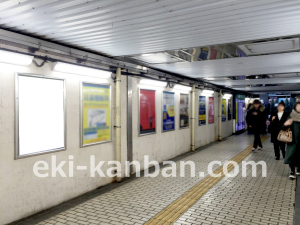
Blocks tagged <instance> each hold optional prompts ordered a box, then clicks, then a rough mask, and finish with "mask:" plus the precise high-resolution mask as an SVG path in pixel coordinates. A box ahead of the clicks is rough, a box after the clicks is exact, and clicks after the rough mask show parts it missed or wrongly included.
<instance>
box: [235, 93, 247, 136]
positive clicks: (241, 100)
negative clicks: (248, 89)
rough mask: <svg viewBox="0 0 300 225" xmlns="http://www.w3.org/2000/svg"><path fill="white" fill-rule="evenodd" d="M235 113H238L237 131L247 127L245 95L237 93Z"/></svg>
mask: <svg viewBox="0 0 300 225" xmlns="http://www.w3.org/2000/svg"><path fill="white" fill-rule="evenodd" d="M235 104H236V105H235V110H236V111H235V113H236V122H235V123H236V132H238V131H241V130H244V129H245V128H246V127H245V123H246V122H245V112H244V109H243V108H244V107H245V95H239V94H238V95H236V98H235Z"/></svg>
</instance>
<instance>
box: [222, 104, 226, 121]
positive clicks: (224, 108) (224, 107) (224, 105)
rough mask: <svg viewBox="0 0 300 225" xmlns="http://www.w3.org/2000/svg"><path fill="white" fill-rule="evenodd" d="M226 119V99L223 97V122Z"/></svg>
mask: <svg viewBox="0 0 300 225" xmlns="http://www.w3.org/2000/svg"><path fill="white" fill-rule="evenodd" d="M225 121H226V99H222V122H225Z"/></svg>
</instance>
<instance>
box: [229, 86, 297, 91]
mask: <svg viewBox="0 0 300 225" xmlns="http://www.w3.org/2000/svg"><path fill="white" fill-rule="evenodd" d="M233 89H235V90H239V91H256V92H262V91H264V92H265V91H278V92H281V91H300V85H284V86H267V87H244V88H233Z"/></svg>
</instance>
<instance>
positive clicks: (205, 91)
mask: <svg viewBox="0 0 300 225" xmlns="http://www.w3.org/2000/svg"><path fill="white" fill-rule="evenodd" d="M213 93H214V91H213V90H203V91H202V94H213Z"/></svg>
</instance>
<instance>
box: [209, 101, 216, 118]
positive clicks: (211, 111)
mask: <svg viewBox="0 0 300 225" xmlns="http://www.w3.org/2000/svg"><path fill="white" fill-rule="evenodd" d="M214 122H215V105H214V97H209V98H208V123H214Z"/></svg>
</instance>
